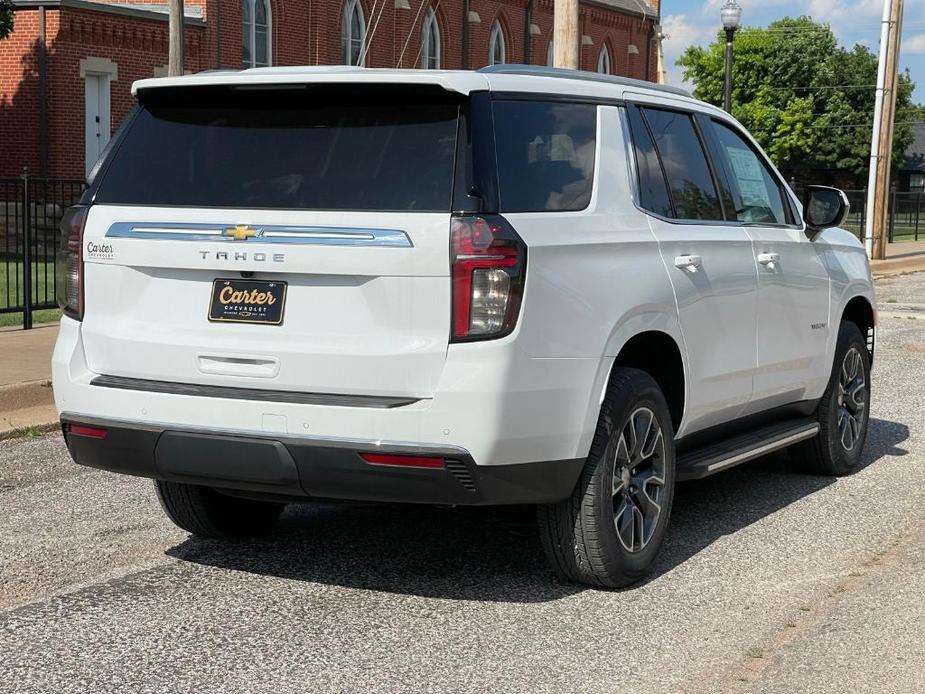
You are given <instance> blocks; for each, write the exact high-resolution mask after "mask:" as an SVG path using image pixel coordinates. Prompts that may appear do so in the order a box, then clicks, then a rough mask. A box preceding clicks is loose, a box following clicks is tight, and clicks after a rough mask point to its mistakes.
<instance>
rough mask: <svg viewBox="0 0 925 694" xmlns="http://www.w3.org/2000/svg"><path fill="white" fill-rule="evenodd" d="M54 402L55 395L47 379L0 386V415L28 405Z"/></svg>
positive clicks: (36, 405)
mask: <svg viewBox="0 0 925 694" xmlns="http://www.w3.org/2000/svg"><path fill="white" fill-rule="evenodd" d="M54 402H55V396H54V393H53V392H52V389H51V381H49V380H48V379H42V380H39V381H24V382H23V383H11V384H9V385H3V386H0V415H2V414H3V413H6V412H12V411H14V410H22V409H25V408H29V407H38V406H40V405H51V404H54Z"/></svg>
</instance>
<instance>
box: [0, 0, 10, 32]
mask: <svg viewBox="0 0 925 694" xmlns="http://www.w3.org/2000/svg"><path fill="white" fill-rule="evenodd" d="M12 31H13V0H0V39H5V38H6V37H7V36H9V35H10V33H11V32H12Z"/></svg>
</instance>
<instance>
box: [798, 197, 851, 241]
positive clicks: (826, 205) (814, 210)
mask: <svg viewBox="0 0 925 694" xmlns="http://www.w3.org/2000/svg"><path fill="white" fill-rule="evenodd" d="M849 208H850V205H849V204H848V196H847V195H845V193H844V192H843V191H841V190H839V189H838V188H829V187H827V186H806V195H805V196H804V198H803V221H804V222H806V235H807V236H808V237H809V240H810V241H813V240H814V239H815V238H816V237H817V236H818V235H819V233H820V232H821V231H823V230H825V229H828V228H830V227H837V226H840V225H841V223H842V222H844V221H845V217H847V216H848V209H849Z"/></svg>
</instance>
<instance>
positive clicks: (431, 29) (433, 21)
mask: <svg viewBox="0 0 925 694" xmlns="http://www.w3.org/2000/svg"><path fill="white" fill-rule="evenodd" d="M441 38H442V37H441V35H440V22H439V21H437V13H436V12H435V11H434V8H433V7H428V8H427V13H426V14H425V15H424V22H423V23H422V24H421V69H423V70H439V69H440V67H441V61H442V58H443V56H442V53H443V51H442V47H441V45H440V41H441ZM432 40H433V43H434V46H435V48H436V55H434V56H431V55H430V53H429V48H430V43H431V41H432ZM431 59H433V61H434V65H433V67H431V66H430V65H429V64H428V62H429V61H430V60H431Z"/></svg>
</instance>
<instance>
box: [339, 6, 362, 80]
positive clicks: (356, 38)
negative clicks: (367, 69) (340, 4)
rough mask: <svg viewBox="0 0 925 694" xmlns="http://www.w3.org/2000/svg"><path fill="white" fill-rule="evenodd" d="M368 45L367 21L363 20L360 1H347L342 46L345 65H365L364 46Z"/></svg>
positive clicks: (342, 28) (342, 27) (342, 29)
mask: <svg viewBox="0 0 925 694" xmlns="http://www.w3.org/2000/svg"><path fill="white" fill-rule="evenodd" d="M365 43H366V20H364V19H363V7H362V6H361V5H360V0H347V4H346V5H344V17H343V23H342V26H341V44H342V46H343V53H344V64H345V65H364V64H365V63H366V56H365V55H364V52H363V45H364V44H365Z"/></svg>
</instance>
